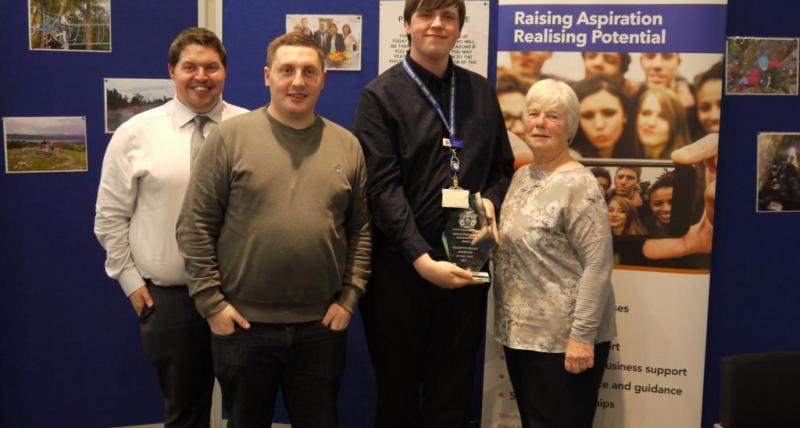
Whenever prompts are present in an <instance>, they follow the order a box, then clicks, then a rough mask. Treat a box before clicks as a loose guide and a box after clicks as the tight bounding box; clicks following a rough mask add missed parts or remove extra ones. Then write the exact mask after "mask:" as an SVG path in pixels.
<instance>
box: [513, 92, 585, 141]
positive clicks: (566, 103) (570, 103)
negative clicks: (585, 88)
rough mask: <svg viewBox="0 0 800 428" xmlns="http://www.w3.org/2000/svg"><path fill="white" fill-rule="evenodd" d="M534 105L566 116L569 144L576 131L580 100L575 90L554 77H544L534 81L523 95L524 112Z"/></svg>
mask: <svg viewBox="0 0 800 428" xmlns="http://www.w3.org/2000/svg"><path fill="white" fill-rule="evenodd" d="M531 107H535V108H537V109H539V110H553V111H555V112H557V113H559V114H563V115H564V116H565V118H566V127H567V130H569V140H568V141H567V142H568V143H569V144H572V140H573V139H574V138H575V134H576V133H577V132H578V113H579V112H580V102H579V101H578V96H577V95H576V94H575V91H573V90H572V88H571V87H570V86H569V85H567V84H566V83H564V82H559V81H558V80H554V79H544V80H540V81H538V82H536V83H535V84H534V85H533V86H531V88H530V89H528V94H527V95H526V96H525V110H526V112H527V111H528V110H530V109H531Z"/></svg>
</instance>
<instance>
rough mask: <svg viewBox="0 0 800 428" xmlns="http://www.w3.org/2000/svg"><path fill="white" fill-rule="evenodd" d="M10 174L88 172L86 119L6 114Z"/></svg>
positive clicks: (6, 146) (7, 165)
mask: <svg viewBox="0 0 800 428" xmlns="http://www.w3.org/2000/svg"><path fill="white" fill-rule="evenodd" d="M3 142H4V147H5V151H6V156H5V158H6V173H24V172H66V171H86V169H87V161H86V118H84V117H4V118H3Z"/></svg>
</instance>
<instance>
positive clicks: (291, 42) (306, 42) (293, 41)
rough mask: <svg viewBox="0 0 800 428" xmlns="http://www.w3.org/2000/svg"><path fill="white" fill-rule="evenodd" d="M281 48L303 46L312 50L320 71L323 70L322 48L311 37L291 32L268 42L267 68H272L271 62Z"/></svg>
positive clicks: (323, 57) (298, 32)
mask: <svg viewBox="0 0 800 428" xmlns="http://www.w3.org/2000/svg"><path fill="white" fill-rule="evenodd" d="M281 46H303V47H307V48H311V49H314V51H315V52H316V53H317V56H318V57H319V64H320V67H322V70H323V71H324V70H325V54H323V53H322V48H321V47H320V46H319V45H318V44H317V42H316V41H315V40H314V38H313V37H311V36H309V35H308V34H305V33H303V32H300V31H292V32H291V33H286V34H282V35H280V36H278V37H276V38H275V40H273V41H271V42H269V46H267V67H271V66H272V61H273V60H275V54H276V53H277V52H278V48H280V47H281Z"/></svg>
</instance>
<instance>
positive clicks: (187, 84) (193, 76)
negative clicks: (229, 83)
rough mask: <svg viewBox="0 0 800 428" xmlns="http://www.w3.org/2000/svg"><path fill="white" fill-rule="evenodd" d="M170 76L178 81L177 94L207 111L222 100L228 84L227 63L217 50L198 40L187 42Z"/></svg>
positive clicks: (197, 109)
mask: <svg viewBox="0 0 800 428" xmlns="http://www.w3.org/2000/svg"><path fill="white" fill-rule="evenodd" d="M167 68H168V70H169V77H170V78H171V79H172V81H173V82H175V96H176V97H177V98H178V101H180V102H181V103H182V104H183V105H185V106H186V107H189V108H190V109H191V110H192V111H193V112H195V113H207V112H209V111H210V110H211V109H212V108H214V106H215V105H216V104H217V102H219V99H220V97H221V95H222V90H223V89H224V88H225V67H224V66H223V65H222V61H221V60H220V57H219V54H218V53H217V51H215V50H214V49H212V48H210V47H206V46H203V45H198V44H190V45H188V46H186V47H185V48H184V49H183V50H182V51H181V55H180V57H179V58H178V62H177V64H175V66H174V67H173V66H172V65H168V67H167Z"/></svg>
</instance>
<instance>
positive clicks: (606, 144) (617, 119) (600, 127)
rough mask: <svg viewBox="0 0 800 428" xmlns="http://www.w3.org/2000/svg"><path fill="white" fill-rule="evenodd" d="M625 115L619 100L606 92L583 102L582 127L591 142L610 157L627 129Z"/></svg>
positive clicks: (581, 110)
mask: <svg viewBox="0 0 800 428" xmlns="http://www.w3.org/2000/svg"><path fill="white" fill-rule="evenodd" d="M626 120H627V119H626V117H625V113H624V111H623V110H622V102H621V101H620V100H619V98H617V97H615V96H614V95H612V94H611V93H610V92H608V91H606V90H601V91H599V92H596V93H594V94H592V95H589V96H587V97H585V98H584V99H583V101H581V109H580V126H581V130H582V131H583V133H584V134H585V135H586V138H587V139H588V140H589V142H590V143H591V144H592V146H594V147H595V148H596V149H597V150H598V151H600V152H601V153H603V152H605V156H604V157H609V156H610V154H611V151H612V150H613V149H614V145H615V144H616V143H617V141H619V138H620V136H621V135H622V131H623V129H624V128H625V121H626Z"/></svg>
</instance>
